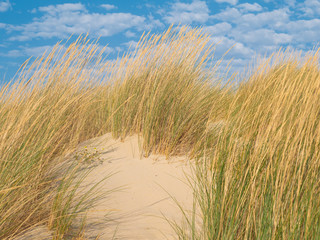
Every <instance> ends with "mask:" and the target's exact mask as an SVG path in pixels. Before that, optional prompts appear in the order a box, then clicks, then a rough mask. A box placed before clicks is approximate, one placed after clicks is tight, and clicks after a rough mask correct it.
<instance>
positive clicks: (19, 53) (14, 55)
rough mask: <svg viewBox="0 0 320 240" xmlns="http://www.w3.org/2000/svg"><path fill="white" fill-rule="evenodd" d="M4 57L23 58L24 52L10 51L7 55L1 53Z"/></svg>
mask: <svg viewBox="0 0 320 240" xmlns="http://www.w3.org/2000/svg"><path fill="white" fill-rule="evenodd" d="M1 55H2V56H5V57H21V56H24V54H23V52H22V51H21V50H16V49H14V50H10V51H8V52H7V53H1Z"/></svg>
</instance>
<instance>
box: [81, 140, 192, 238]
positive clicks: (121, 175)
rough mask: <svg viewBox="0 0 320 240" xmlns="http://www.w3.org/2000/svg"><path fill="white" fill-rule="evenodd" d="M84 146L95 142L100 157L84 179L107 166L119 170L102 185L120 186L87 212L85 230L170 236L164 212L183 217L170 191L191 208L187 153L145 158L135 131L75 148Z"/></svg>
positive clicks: (102, 235)
mask: <svg viewBox="0 0 320 240" xmlns="http://www.w3.org/2000/svg"><path fill="white" fill-rule="evenodd" d="M84 146H87V147H88V148H87V149H88V150H89V151H90V150H92V149H94V148H96V149H97V150H98V151H99V152H101V155H100V157H101V160H103V163H102V164H101V165H99V166H97V167H96V168H95V169H94V170H93V171H92V172H91V173H90V175H89V176H88V178H87V179H86V182H87V183H90V182H96V181H99V180H101V179H102V178H103V177H104V176H106V174H108V173H110V172H117V173H116V174H115V175H113V176H112V177H110V178H109V179H108V180H107V181H106V182H105V184H104V188H105V190H110V189H113V188H118V187H122V190H118V191H115V192H113V193H112V194H110V195H109V196H108V198H107V199H104V200H102V201H100V203H99V204H98V205H97V206H96V207H95V208H94V209H92V211H91V212H89V213H88V221H87V224H88V227H87V229H86V234H87V236H88V237H95V236H97V235H100V239H110V237H111V236H112V234H113V233H114V231H115V230H117V232H116V238H115V239H174V232H173V231H172V228H171V227H170V225H169V224H168V222H167V221H166V220H165V219H164V216H165V217H167V218H168V219H171V220H174V221H178V222H180V221H181V219H182V214H181V211H180V210H179V207H178V206H177V204H176V203H175V202H174V201H173V200H172V198H171V197H170V195H171V196H172V197H174V198H176V199H177V201H178V202H179V203H180V204H182V206H185V207H186V208H187V209H188V208H190V209H191V208H192V200H193V198H192V189H191V188H190V187H189V186H188V184H187V180H186V178H185V174H190V166H189V165H188V161H187V159H186V158H174V159H169V161H168V160H166V159H165V157H163V156H155V155H153V156H150V157H148V158H144V157H142V154H141V151H140V148H139V140H138V137H137V136H132V137H128V138H126V139H125V141H124V142H120V141H119V140H113V139H112V138H111V135H110V134H106V135H104V136H102V137H99V138H96V139H92V140H89V141H88V142H85V143H83V144H81V146H80V147H79V149H81V148H83V147H84ZM102 190H104V189H102ZM106 214H107V215H106ZM105 215H106V217H105ZM94 225H95V226H94ZM90 226H91V227H90ZM93 226H94V227H93Z"/></svg>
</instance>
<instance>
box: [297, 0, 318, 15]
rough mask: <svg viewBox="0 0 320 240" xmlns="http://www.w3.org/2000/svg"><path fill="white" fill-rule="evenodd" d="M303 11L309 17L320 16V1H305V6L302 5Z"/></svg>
mask: <svg viewBox="0 0 320 240" xmlns="http://www.w3.org/2000/svg"><path fill="white" fill-rule="evenodd" d="M300 6H301V10H302V11H303V12H304V15H305V16H307V17H314V16H320V1H319V0H305V1H304V3H303V4H301V5H300Z"/></svg>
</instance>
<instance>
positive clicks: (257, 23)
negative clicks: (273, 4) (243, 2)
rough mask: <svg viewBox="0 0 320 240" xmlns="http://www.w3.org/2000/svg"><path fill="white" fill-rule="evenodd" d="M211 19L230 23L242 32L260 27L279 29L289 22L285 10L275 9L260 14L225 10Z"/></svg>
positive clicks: (230, 9)
mask: <svg viewBox="0 0 320 240" xmlns="http://www.w3.org/2000/svg"><path fill="white" fill-rule="evenodd" d="M212 18H213V19H218V20H220V21H225V22H231V23H234V24H235V25H237V27H238V28H242V30H243V31H247V30H252V29H259V28H262V27H266V26H268V27H272V28H280V27H282V26H283V25H285V24H287V23H288V22H290V11H289V10H288V9H287V8H282V9H275V10H273V11H266V12H260V13H246V14H243V13H241V12H240V11H239V10H238V9H236V8H227V9H226V10H224V11H222V12H220V13H218V14H215V15H213V16H212Z"/></svg>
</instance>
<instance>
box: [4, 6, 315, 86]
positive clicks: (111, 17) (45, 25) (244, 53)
mask: <svg viewBox="0 0 320 240" xmlns="http://www.w3.org/2000/svg"><path fill="white" fill-rule="evenodd" d="M179 23H180V24H187V25H190V26H194V27H198V26H202V27H203V28H204V29H205V30H206V31H208V32H209V33H210V34H211V36H212V37H211V38H212V41H213V42H215V43H218V42H219V44H218V46H217V48H216V57H217V58H219V56H221V55H223V53H224V52H225V51H227V50H228V49H229V48H230V47H232V46H233V48H232V50H231V51H230V52H229V53H228V55H227V56H226V57H225V61H228V60H229V59H233V68H232V69H233V70H234V71H237V70H240V69H242V68H243V67H244V66H246V65H247V64H248V63H250V61H252V59H253V57H254V56H256V55H257V54H261V55H265V54H270V53H271V52H273V51H276V50H278V49H279V48H280V47H292V48H294V49H297V50H301V51H302V52H307V51H309V50H312V49H313V48H314V47H316V46H318V45H317V44H318V42H319V41H320V0H305V1H298V0H282V1H275V0H261V1H256V2H254V1H249V0H180V1H177V0H172V1H165V0H126V1H125V0H94V1H92V0H91V1H89V0H87V1H84V0H77V1H74V0H69V1H62V0H56V1H54V0H46V1H39V0H5V1H3V0H0V39H1V41H0V80H9V79H10V78H12V76H13V75H14V73H15V72H16V71H17V70H18V68H19V67H20V65H21V64H22V63H23V62H24V61H25V60H26V59H27V58H29V57H31V56H34V57H36V56H39V55H41V54H42V53H43V52H44V51H45V50H46V49H50V48H52V46H53V45H54V44H55V43H56V42H58V41H60V40H64V39H67V38H68V37H69V36H70V35H71V34H74V35H75V36H76V35H79V34H82V33H87V32H88V33H89V34H90V35H89V36H90V38H91V39H95V38H97V37H99V36H100V41H99V44H101V46H105V45H107V44H108V48H107V51H108V52H109V53H110V55H109V57H111V58H112V57H113V56H116V55H117V54H118V53H119V52H120V53H122V52H123V51H126V50H127V49H128V46H129V45H130V44H135V43H136V42H137V41H138V40H139V37H140V36H141V34H142V33H143V32H144V31H151V32H154V33H159V32H162V31H164V30H165V29H166V28H167V27H168V26H170V25H171V24H179Z"/></svg>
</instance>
